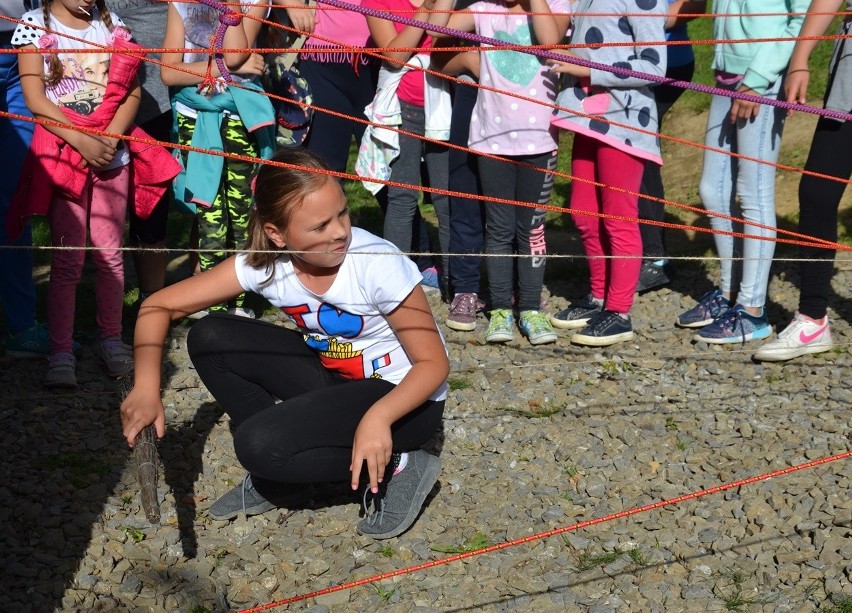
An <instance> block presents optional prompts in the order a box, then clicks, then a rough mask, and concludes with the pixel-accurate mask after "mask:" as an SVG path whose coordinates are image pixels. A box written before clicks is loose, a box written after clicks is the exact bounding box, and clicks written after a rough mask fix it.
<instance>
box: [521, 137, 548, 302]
mask: <svg viewBox="0 0 852 613" xmlns="http://www.w3.org/2000/svg"><path fill="white" fill-rule="evenodd" d="M519 161H523V162H526V163H527V164H532V165H534V166H536V167H537V168H546V169H547V172H546V173H545V172H540V171H537V170H532V169H529V168H520V167H519V168H518V170H517V172H518V179H517V184H516V185H515V200H518V201H520V202H534V203H536V204H540V205H546V204H548V203H549V202H550V194H551V192H552V191H553V174H552V172H553V171H554V170H555V169H556V152H555V151H554V152H552V153H543V154H540V155H534V156H524V157H522V158H519ZM544 220H545V211H544V209H539V208H532V207H525V206H518V207H517V210H516V211H515V240H516V244H517V249H518V254H519V255H532V256H534V257H532V258H527V257H521V258H518V309H519V310H521V311H538V310H539V309H541V288H542V285H543V284H544V265H545V259H546V257H545V256H546V255H547V243H546V242H545V238H544Z"/></svg>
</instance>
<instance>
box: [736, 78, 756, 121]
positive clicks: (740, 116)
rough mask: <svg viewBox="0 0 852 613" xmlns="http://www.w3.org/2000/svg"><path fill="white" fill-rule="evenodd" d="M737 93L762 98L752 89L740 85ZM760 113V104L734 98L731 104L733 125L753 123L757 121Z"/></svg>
mask: <svg viewBox="0 0 852 613" xmlns="http://www.w3.org/2000/svg"><path fill="white" fill-rule="evenodd" d="M737 92H739V93H741V94H749V95H750V96H760V94H758V93H757V92H756V91H754V90H753V89H751V88H750V87H746V86H745V85H740V86H739V87H738V88H737ZM758 113H760V103H758V102H750V101H748V100H740V99H739V98H734V99H733V100H732V103H731V115H730V117H731V123H737V121H739V120H742V121H751V120H753V119H755V118H756V117H757V115H758Z"/></svg>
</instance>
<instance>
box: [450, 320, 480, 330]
mask: <svg viewBox="0 0 852 613" xmlns="http://www.w3.org/2000/svg"><path fill="white" fill-rule="evenodd" d="M446 324H447V327H448V328H449V329H450V330H457V331H459V332H472V331H474V330H476V322H475V321H474V322H472V323H469V324H466V323H464V322H461V321H455V320H453V319H448V320H447V321H446Z"/></svg>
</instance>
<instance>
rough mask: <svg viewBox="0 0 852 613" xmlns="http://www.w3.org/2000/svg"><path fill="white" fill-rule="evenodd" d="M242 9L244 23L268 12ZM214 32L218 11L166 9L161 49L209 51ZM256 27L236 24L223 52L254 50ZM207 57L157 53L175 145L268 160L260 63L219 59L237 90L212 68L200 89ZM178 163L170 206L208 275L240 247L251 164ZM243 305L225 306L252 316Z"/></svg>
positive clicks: (251, 6) (270, 128) (191, 158)
mask: <svg viewBox="0 0 852 613" xmlns="http://www.w3.org/2000/svg"><path fill="white" fill-rule="evenodd" d="M240 10H243V11H245V12H246V13H247V14H248V16H249V17H256V18H264V17H266V15H267V13H268V10H269V9H268V8H267V6H266V5H261V6H257V3H256V2H248V3H246V4H243V5H241V9H240ZM238 14H239V15H240V16H242V13H238ZM218 25H219V12H218V11H216V10H214V9H212V8H210V7H209V6H207V5H204V4H201V3H196V2H176V3H173V4H170V5H169V12H168V16H167V17H166V36H165V40H164V41H163V46H164V47H168V48H188V49H202V50H204V49H209V48H210V41H211V39H212V37H213V34H214V32H215V31H216V27H217V26H218ZM260 25H261V22H260V21H258V20H257V19H244V20H243V22H242V23H241V24H239V25H236V26H231V27H229V28H228V29H227V30H226V32H225V39H224V45H223V48H225V49H246V48H251V47H253V46H254V43H255V40H256V39H257V35H258V32H259V31H260ZM210 57H211V56H210V54H209V53H203V52H194V51H189V52H186V53H163V54H162V61H163V66H162V67H161V69H160V76H161V78H162V80H163V83H165V84H166V85H168V86H169V87H174V88H176V90H177V91H176V93H175V94H174V96H173V98H172V103H173V105H174V108H175V112H176V115H177V117H176V123H177V137H178V142H179V143H180V144H182V145H190V144H191V145H192V146H193V147H198V148H200V149H212V150H217V151H224V152H225V153H228V154H235V155H241V156H245V157H252V158H256V157H265V158H268V157H269V156H270V155H271V154H272V150H273V148H274V142H275V141H274V138H275V127H274V124H275V114H274V111H273V108H272V104H271V103H270V101H269V99H268V98H267V97H266V96H264V95H263V94H262V93H261V92H262V90H261V88H260V86H259V85H257V83H258V79H259V76H260V74H261V73H262V71H263V57H262V56H261V55H259V54H257V53H247V52H241V53H226V54H224V61H225V65H226V66H227V67H228V69H229V70H231V71H233V73H235V74H233V75H232V76H233V79H234V81H235V82H236V83H238V84H239V85H240V86H241V87H227V85H226V83H225V82H224V81H222V80H221V79H219V78H218V77H220V76H221V75H220V74H219V69H218V66H216V64H215V63H214V64H213V65H212V66H211V70H212V76H213V77H214V78H216V80H215V81H214V83H213V84H212V85H211V84H208V83H205V82H204V76H203V75H204V74H205V73H206V71H207V68H208V62H209V60H210ZM184 71H191V73H194V74H190V73H189V72H184ZM246 88H249V89H246ZM252 89H253V90H256V91H251V90H252ZM183 158H184V166H185V168H186V174H185V177H184V180H183V181H178V182H176V184H175V200H176V202H177V203H178V204H179V205H183V206H184V207H185V208H186V209H188V210H189V211H195V212H196V215H197V220H198V233H199V244H198V246H199V248H200V251H199V254H198V259H199V263H200V267H201V270H202V271H204V270H209V269H210V268H212V267H213V266H215V265H216V264H218V263H220V262H223V261H224V260H225V259H226V257H227V253H226V250H227V249H231V248H235V247H237V246H239V245H242V244H244V243H245V241H246V238H247V230H248V214H249V208H251V181H252V177H253V176H254V174H255V172H256V171H257V165H256V164H255V163H253V162H250V161H243V160H239V159H236V158H230V157H229V158H222V157H219V156H214V155H208V154H205V153H198V152H190V153H188V154H184V155H183ZM244 300H245V296H243V295H242V294H241V295H239V296H237V297H236V299H235V300H234V301H233V302H232V305H231V306H233V309H232V312H234V313H237V314H239V315H243V316H245V317H254V313H253V312H251V310H250V309H245V308H243V303H244ZM228 306H229V305H227V304H224V303H223V304H217V305H214V306H213V307H212V308H211V309H210V310H215V311H224V310H226V309H227V308H228ZM206 314H207V311H203V312H199V313H192V314H191V315H192V316H193V317H195V318H198V317H203V316H204V315H206Z"/></svg>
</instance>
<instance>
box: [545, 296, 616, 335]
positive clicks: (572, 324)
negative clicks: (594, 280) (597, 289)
mask: <svg viewBox="0 0 852 613" xmlns="http://www.w3.org/2000/svg"><path fill="white" fill-rule="evenodd" d="M602 309H603V300H601V299H599V298H595V297H594V296H592V295H591V294H589V295H588V296H586V297H585V298H583V299H582V300H578V301H577V302H572V303H571V304H569V305H568V308H567V309H563V310H561V311H559V312H558V313H557V314H556V315H551V316H550V323H551V324H553V326H554V327H556V328H562V329H564V330H574V329H576V328H583V327H585V326H586V325H587V324H588V323H589V320H590V319H591V318H592V317H594V316H595V315H597V314H598V313H600V312H601V310H602Z"/></svg>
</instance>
